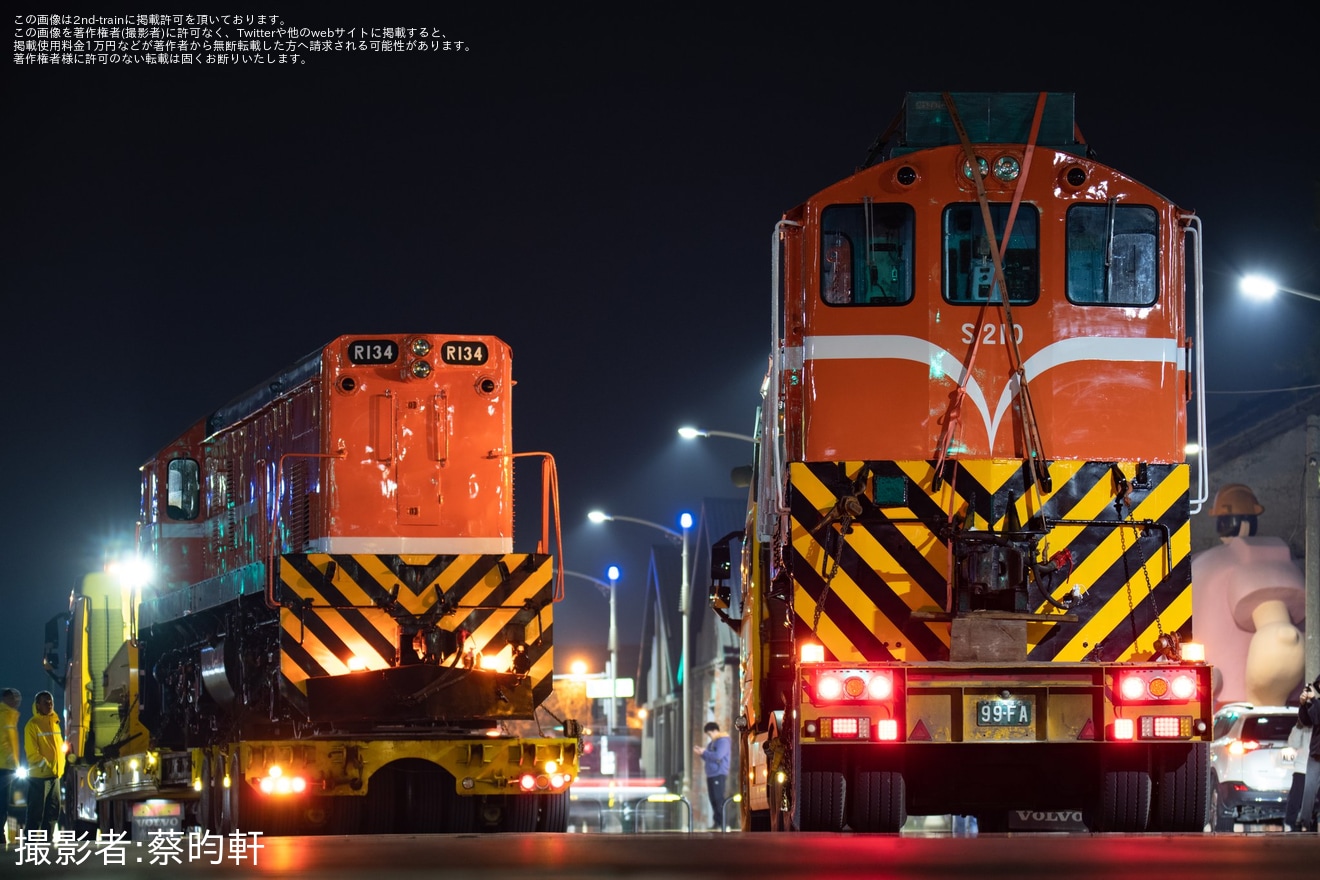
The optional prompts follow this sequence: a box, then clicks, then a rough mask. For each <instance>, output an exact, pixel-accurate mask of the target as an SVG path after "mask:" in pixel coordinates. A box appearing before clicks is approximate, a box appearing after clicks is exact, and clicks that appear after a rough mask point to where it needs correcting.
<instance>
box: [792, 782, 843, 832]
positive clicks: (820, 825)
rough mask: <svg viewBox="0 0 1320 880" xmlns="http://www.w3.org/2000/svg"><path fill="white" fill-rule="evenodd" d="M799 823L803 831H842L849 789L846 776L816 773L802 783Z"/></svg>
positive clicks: (799, 785)
mask: <svg viewBox="0 0 1320 880" xmlns="http://www.w3.org/2000/svg"><path fill="white" fill-rule="evenodd" d="M797 794H798V802H799V806H800V807H801V813H800V816H801V818H800V819H799V821H800V822H801V825H802V830H803V831H842V830H843V825H844V812H843V811H844V804H845V800H844V796H845V794H846V792H845V786H844V782H843V774H842V773H836V772H835V771H833V770H812V771H809V772H806V773H803V774H802V778H801V780H800V782H799V783H798V793H797Z"/></svg>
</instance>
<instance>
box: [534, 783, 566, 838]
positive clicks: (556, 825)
mask: <svg viewBox="0 0 1320 880" xmlns="http://www.w3.org/2000/svg"><path fill="white" fill-rule="evenodd" d="M536 799H537V800H538V801H540V808H541V809H540V815H538V816H537V819H536V830H537V831H544V832H548V833H550V834H563V833H564V832H565V831H567V830H568V792H566V791H561V792H557V793H555V794H538V795H537V796H536Z"/></svg>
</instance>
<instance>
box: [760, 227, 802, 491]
mask: <svg viewBox="0 0 1320 880" xmlns="http://www.w3.org/2000/svg"><path fill="white" fill-rule="evenodd" d="M801 226H802V224H801V223H798V222H797V221H795V220H780V221H779V222H778V223H776V224H775V231H774V233H773V234H772V235H771V237H770V357H771V359H772V364H771V369H770V388H769V391H770V395H769V397H768V398H767V400H768V401H771V402H773V406H774V411H773V412H771V413H769V415H768V417H766V418H764V423H765V432H766V433H765V436H766V437H767V438H769V440H770V441H771V442H770V450H769V452H770V455H771V456H772V460H773V461H774V472H775V514H776V515H779V516H783V515H785V514H787V513H788V506H787V505H786V504H785V503H784V450H783V444H782V442H781V441H782V439H783V432H782V430H781V429H780V427H779V377H780V375H781V374H782V373H783V371H784V342H785V340H784V337H783V334H782V332H781V331H780V328H779V321H780V315H779V308H780V305H779V249H780V238H781V236H782V235H783V231H784V230H785V229H787V228H789V227H799V228H800V227H801ZM772 420H773V421H772ZM765 452H766V450H764V449H763V450H761V454H762V455H764V454H765Z"/></svg>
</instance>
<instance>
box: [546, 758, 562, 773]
mask: <svg viewBox="0 0 1320 880" xmlns="http://www.w3.org/2000/svg"><path fill="white" fill-rule="evenodd" d="M558 769H559V763H558V762H557V761H546V762H545V772H546V773H554V772H555V771H556V770H558Z"/></svg>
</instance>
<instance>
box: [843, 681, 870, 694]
mask: <svg viewBox="0 0 1320 880" xmlns="http://www.w3.org/2000/svg"><path fill="white" fill-rule="evenodd" d="M843 691H844V693H846V694H847V695H848V696H850V697H853V698H856V697H860V696H861V695H862V694H863V693H864V692H865V691H866V682H865V681H863V680H862V679H861V678H860V677H859V676H856V675H850V676H848V678H847V679H846V680H845V681H844V683H843Z"/></svg>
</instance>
